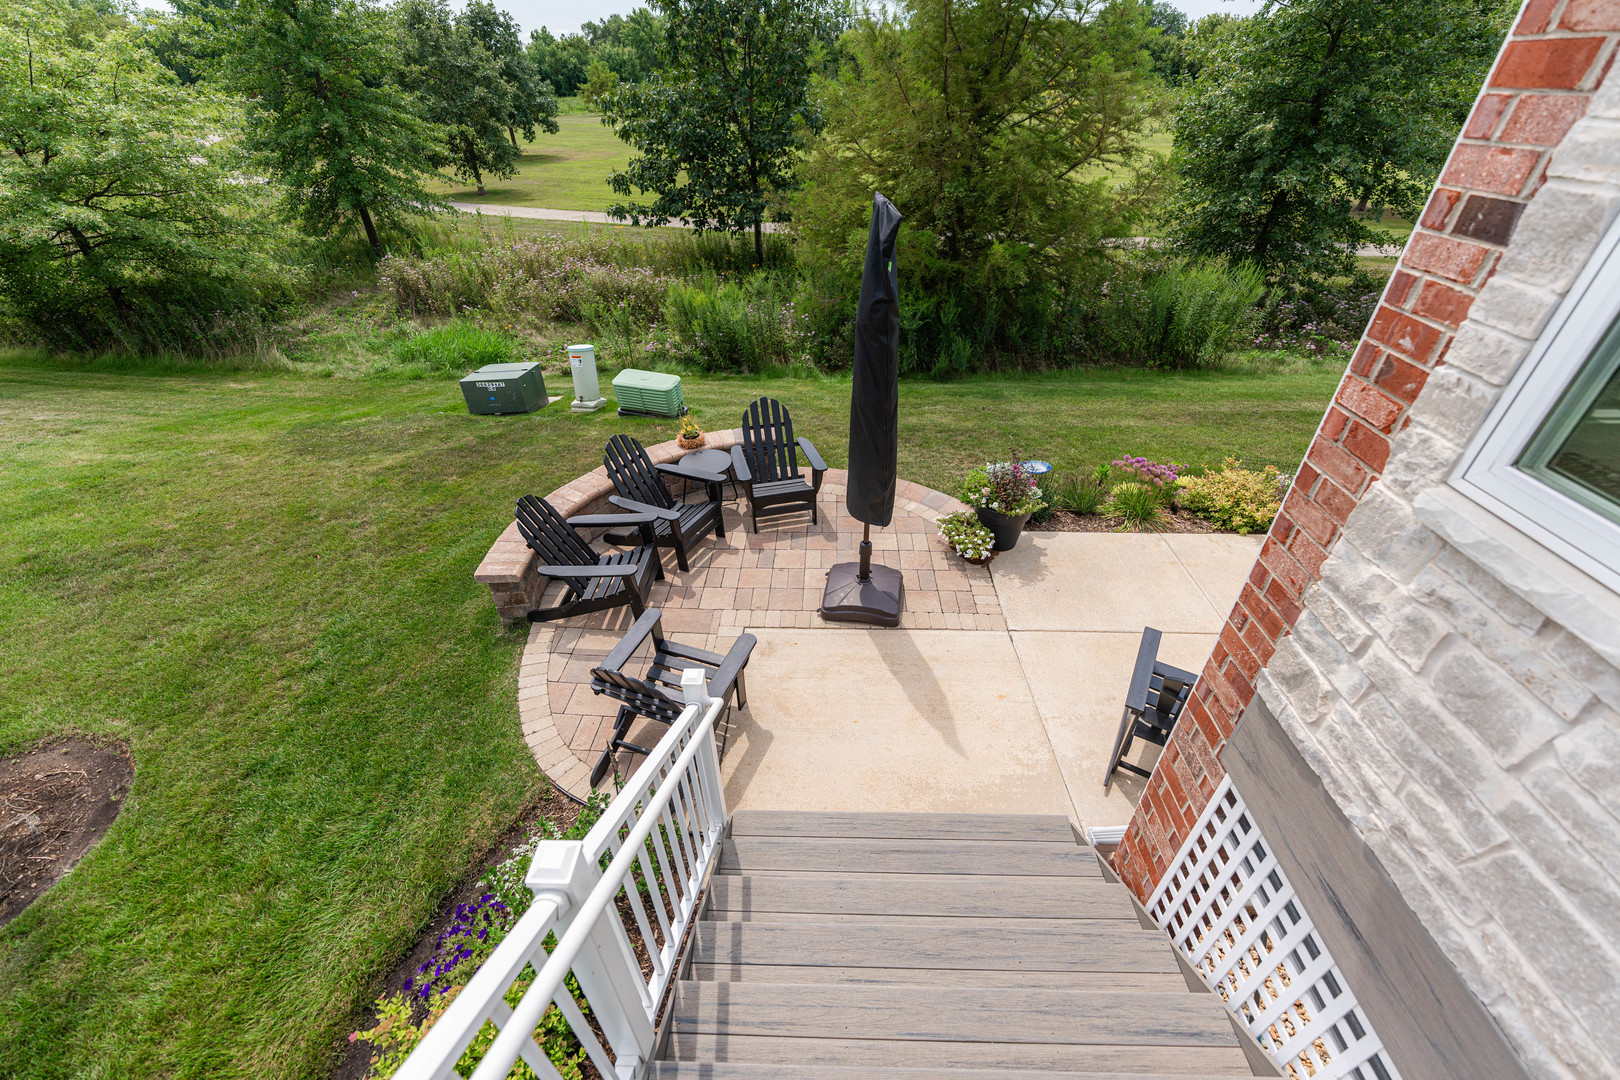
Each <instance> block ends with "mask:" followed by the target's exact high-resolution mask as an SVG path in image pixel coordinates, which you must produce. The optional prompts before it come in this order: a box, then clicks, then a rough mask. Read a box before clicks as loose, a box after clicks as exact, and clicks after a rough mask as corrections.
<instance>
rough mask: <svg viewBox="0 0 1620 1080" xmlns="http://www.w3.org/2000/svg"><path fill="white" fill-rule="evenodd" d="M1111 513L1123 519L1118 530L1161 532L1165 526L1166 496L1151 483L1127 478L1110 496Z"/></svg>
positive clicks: (1109, 506)
mask: <svg viewBox="0 0 1620 1080" xmlns="http://www.w3.org/2000/svg"><path fill="white" fill-rule="evenodd" d="M1108 510H1109V512H1110V513H1112V514H1113V515H1115V516H1116V517H1119V518H1121V519H1122V521H1121V524H1120V525H1119V527H1118V528H1117V529H1116V530H1115V531H1116V532H1130V531H1135V530H1140V531H1143V532H1159V531H1160V530H1162V529H1163V528H1164V525H1165V521H1164V498H1163V496H1162V495H1160V493H1159V490H1158V489H1157V488H1155V487H1153V486H1152V485H1151V484H1145V483H1143V482H1142V481H1140V480H1127V481H1125V482H1124V483H1123V484H1118V485H1115V487H1114V490H1113V493H1112V494H1111V495H1110V496H1109V498H1108Z"/></svg>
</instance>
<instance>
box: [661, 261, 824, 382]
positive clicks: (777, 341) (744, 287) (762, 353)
mask: <svg viewBox="0 0 1620 1080" xmlns="http://www.w3.org/2000/svg"><path fill="white" fill-rule="evenodd" d="M793 294H794V282H792V281H791V280H790V279H786V278H782V277H778V276H777V275H773V274H761V275H757V276H754V277H751V278H748V279H745V280H743V281H724V280H721V279H718V278H716V277H715V276H713V275H712V274H711V275H706V276H704V277H702V278H700V279H698V280H697V281H695V282H693V283H690V284H687V283H684V282H679V281H677V282H674V283H673V284H671V285H670V287H669V293H668V295H667V296H666V298H665V300H664V321H665V323H666V325H667V326H668V328H669V333H670V337H671V341H672V344H673V345H674V346H675V348H676V351H677V352H678V353H680V354H681V355H682V358H683V359H685V360H687V361H689V362H691V363H693V364H695V365H696V366H698V367H699V368H701V369H702V370H704V371H716V372H720V371H725V372H756V373H757V372H760V371H763V370H766V369H769V368H776V367H782V366H786V365H789V364H792V363H793V362H794V359H795V357H796V355H797V353H798V352H799V348H798V346H799V340H800V336H801V335H800V327H799V325H798V319H797V317H796V316H795V313H794V312H795V308H794V301H793V299H792V297H793Z"/></svg>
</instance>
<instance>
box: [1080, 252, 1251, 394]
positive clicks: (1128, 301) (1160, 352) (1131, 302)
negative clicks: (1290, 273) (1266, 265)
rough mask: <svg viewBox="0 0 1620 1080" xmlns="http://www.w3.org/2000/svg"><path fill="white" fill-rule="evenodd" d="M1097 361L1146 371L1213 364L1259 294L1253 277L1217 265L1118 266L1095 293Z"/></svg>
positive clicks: (1248, 320)
mask: <svg viewBox="0 0 1620 1080" xmlns="http://www.w3.org/2000/svg"><path fill="white" fill-rule="evenodd" d="M1100 291H1102V292H1103V294H1104V296H1105V299H1104V300H1103V302H1102V303H1101V304H1100V311H1099V318H1100V320H1101V323H1102V325H1101V326H1099V327H1098V328H1097V330H1096V331H1095V333H1096V336H1097V339H1098V345H1099V346H1100V349H1101V352H1102V353H1103V354H1104V355H1105V356H1109V357H1110V358H1113V359H1119V360H1127V361H1132V362H1136V363H1142V364H1147V365H1148V366H1150V367H1172V368H1185V367H1198V366H1204V365H1208V364H1211V363H1214V362H1215V361H1216V360H1218V359H1220V357H1221V356H1222V355H1223V354H1224V353H1225V352H1226V351H1227V350H1228V348H1229V347H1230V346H1231V345H1232V344H1233V343H1234V341H1235V340H1236V339H1237V338H1238V337H1239V332H1240V331H1241V330H1243V329H1244V328H1245V327H1246V326H1248V325H1251V324H1252V322H1253V320H1254V317H1255V316H1254V305H1255V303H1256V302H1257V301H1258V300H1259V299H1260V297H1261V296H1262V295H1263V294H1264V292H1265V281H1264V279H1263V278H1262V277H1261V275H1260V272H1259V271H1258V270H1255V269H1254V268H1253V267H1250V266H1237V267H1228V266H1225V265H1223V264H1221V263H1193V262H1182V263H1163V262H1156V261H1149V262H1147V263H1145V264H1139V265H1135V266H1133V265H1132V264H1131V263H1130V262H1129V261H1125V262H1123V263H1122V265H1121V267H1120V268H1119V272H1118V273H1117V274H1116V276H1115V277H1114V279H1112V280H1110V281H1108V282H1106V283H1104V284H1103V285H1102V286H1101V287H1100Z"/></svg>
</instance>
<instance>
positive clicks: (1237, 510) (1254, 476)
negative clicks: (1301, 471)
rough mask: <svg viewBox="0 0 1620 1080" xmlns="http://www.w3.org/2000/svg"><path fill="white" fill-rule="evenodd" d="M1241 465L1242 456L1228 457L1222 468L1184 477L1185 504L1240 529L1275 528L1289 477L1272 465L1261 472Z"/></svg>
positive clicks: (1221, 525)
mask: <svg viewBox="0 0 1620 1080" xmlns="http://www.w3.org/2000/svg"><path fill="white" fill-rule="evenodd" d="M1240 465H1241V462H1239V461H1238V459H1236V458H1227V459H1226V461H1225V462H1224V463H1223V464H1222V467H1221V469H1220V470H1219V471H1218V472H1211V473H1206V474H1205V475H1203V476H1189V477H1187V478H1185V479H1184V480H1182V481H1181V484H1180V489H1181V490H1180V499H1181V505H1182V506H1183V507H1185V508H1186V509H1188V510H1190V511H1192V512H1193V513H1195V514H1197V515H1198V516H1199V517H1201V518H1203V519H1204V520H1206V521H1208V522H1210V523H1211V524H1212V525H1215V526H1217V527H1218V528H1222V529H1230V530H1232V531H1233V532H1236V533H1243V534H1247V533H1251V532H1261V531H1264V530H1266V529H1269V528H1271V522H1272V519H1273V518H1275V517H1276V516H1277V511H1278V509H1279V508H1281V506H1282V496H1283V493H1284V492H1285V491H1286V489H1287V480H1286V478H1285V477H1283V475H1282V474H1281V473H1279V472H1278V471H1277V469H1276V468H1275V467H1274V466H1271V465H1267V466H1266V467H1265V468H1264V469H1262V470H1261V471H1259V472H1255V471H1254V470H1252V469H1244V468H1240Z"/></svg>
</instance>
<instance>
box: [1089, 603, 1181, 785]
mask: <svg viewBox="0 0 1620 1080" xmlns="http://www.w3.org/2000/svg"><path fill="white" fill-rule="evenodd" d="M1160 636H1161V635H1160V634H1159V631H1157V630H1155V629H1153V627H1151V626H1149V627H1146V628H1145V629H1143V631H1142V643H1141V645H1139V646H1138V647H1137V650H1136V670H1135V671H1133V672H1132V673H1131V688H1130V691H1129V692H1128V693H1127V694H1126V695H1125V713H1124V715H1123V716H1121V717H1120V720H1119V734H1118V735H1117V736H1115V738H1114V753H1113V756H1112V757H1110V758H1109V759H1108V771H1107V772H1106V773H1104V774H1103V790H1104V791H1107V790H1108V787H1109V785H1110V784H1112V783H1113V782H1114V770H1116V769H1124V770H1125V771H1126V772H1132V773H1135V774H1136V775H1137V776H1141V777H1150V776H1152V775H1153V772H1152V770H1150V769H1144V768H1142V767H1141V766H1140V765H1133V764H1131V763H1130V762H1129V761H1126V760H1125V755H1126V754H1128V753H1130V751H1131V744H1132V743H1134V742H1135V741H1136V740H1137V739H1146V740H1147V741H1148V742H1152V743H1158V744H1159V745H1160V746H1163V745H1164V744H1165V743H1167V742H1169V741H1170V733H1171V732H1173V731H1175V729H1176V721H1177V720H1180V719H1181V710H1182V708H1183V707H1185V706H1186V704H1187V699H1188V698H1190V697H1191V696H1192V689H1193V684H1194V683H1195V682H1197V681H1198V676H1196V675H1194V674H1193V673H1192V672H1190V671H1183V670H1181V669H1180V668H1178V667H1172V666H1171V665H1169V664H1165V663H1161V662H1160V661H1159V659H1158V655H1159V638H1160Z"/></svg>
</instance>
